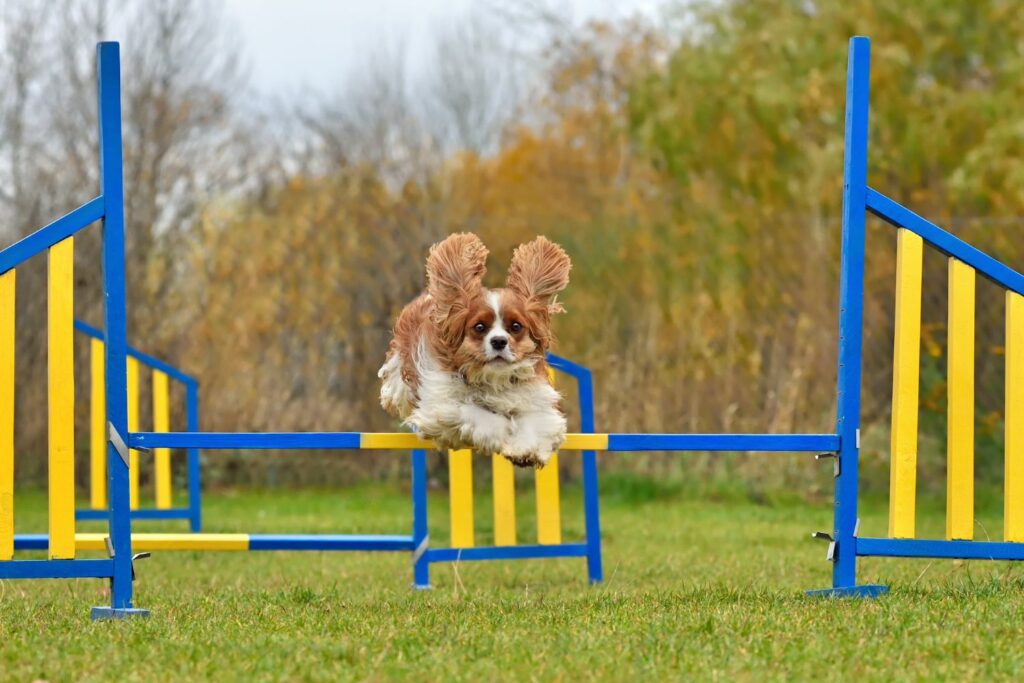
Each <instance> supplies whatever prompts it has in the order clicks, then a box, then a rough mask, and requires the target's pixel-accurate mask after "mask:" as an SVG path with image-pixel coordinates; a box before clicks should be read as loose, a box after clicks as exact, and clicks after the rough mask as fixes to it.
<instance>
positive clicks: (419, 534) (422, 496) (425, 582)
mask: <svg viewBox="0 0 1024 683" xmlns="http://www.w3.org/2000/svg"><path fill="white" fill-rule="evenodd" d="M412 544H413V569H412V571H413V582H412V585H413V588H416V589H419V590H424V589H427V588H430V562H429V561H428V560H427V548H428V547H429V546H430V536H429V535H428V530H427V452H426V451H425V450H423V449H422V448H417V449H416V450H414V451H413V452H412Z"/></svg>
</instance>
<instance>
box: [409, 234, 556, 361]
mask: <svg viewBox="0 0 1024 683" xmlns="http://www.w3.org/2000/svg"><path fill="white" fill-rule="evenodd" d="M486 261H487V248H486V247H485V246H484V245H483V243H482V242H481V241H480V239H479V238H478V237H476V236H475V235H471V234H466V233H463V234H455V235H451V236H450V237H448V238H447V239H446V240H444V241H443V242H441V243H439V244H436V245H434V247H433V248H431V250H430V255H429V256H428V257H427V291H428V293H429V294H430V296H431V297H432V298H433V303H434V305H433V316H432V321H433V323H434V327H435V329H436V330H437V337H438V338H437V343H438V344H439V346H440V347H441V348H442V349H443V350H444V352H445V353H444V355H445V356H446V357H447V359H448V360H449V362H450V364H451V366H452V369H454V370H458V371H460V372H462V373H463V375H464V376H465V377H466V378H467V379H468V380H470V381H474V380H476V381H492V380H498V379H500V378H507V377H511V376H513V375H518V374H520V373H521V372H522V370H523V369H529V368H532V367H533V366H534V365H536V364H537V362H538V361H539V360H541V359H543V357H544V352H545V351H547V349H548V347H549V346H550V345H551V342H552V339H553V336H552V333H551V316H552V315H553V314H555V313H560V312H562V311H563V310H564V309H563V308H562V305H561V304H560V303H558V301H557V295H558V293H559V292H560V291H562V290H563V289H565V287H566V286H567V285H568V284H569V270H570V268H571V267H572V264H571V262H570V261H569V256H568V255H567V254H566V253H565V251H564V250H563V249H562V248H561V247H559V246H558V245H557V244H554V243H553V242H550V241H548V240H547V239H546V238H544V237H538V238H537V239H535V240H533V241H532V242H529V243H527V244H522V245H520V246H519V247H518V248H517V249H516V250H515V253H514V254H513V255H512V264H511V266H510V267H509V272H508V280H507V282H506V284H505V287H504V288H501V289H485V288H484V286H483V276H484V272H485V264H486Z"/></svg>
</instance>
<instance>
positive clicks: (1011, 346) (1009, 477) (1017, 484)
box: [1003, 292, 1024, 542]
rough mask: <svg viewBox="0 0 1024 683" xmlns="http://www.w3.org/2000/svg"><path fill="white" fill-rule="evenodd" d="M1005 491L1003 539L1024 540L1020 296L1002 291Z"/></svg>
mask: <svg viewBox="0 0 1024 683" xmlns="http://www.w3.org/2000/svg"><path fill="white" fill-rule="evenodd" d="M1005 381H1006V419H1005V424H1006V427H1005V429H1006V452H1005V454H1004V458H1005V468H1006V484H1005V486H1006V491H1005V499H1004V501H1003V538H1004V539H1005V540H1007V541H1016V542H1021V541H1024V296H1021V295H1020V294H1015V293H1014V292H1007V293H1006V380H1005Z"/></svg>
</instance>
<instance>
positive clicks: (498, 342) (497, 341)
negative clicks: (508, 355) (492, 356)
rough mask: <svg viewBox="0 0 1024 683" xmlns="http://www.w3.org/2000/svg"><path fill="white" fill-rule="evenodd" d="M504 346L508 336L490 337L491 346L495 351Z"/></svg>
mask: <svg viewBox="0 0 1024 683" xmlns="http://www.w3.org/2000/svg"><path fill="white" fill-rule="evenodd" d="M506 346H508V338H507V337H492V338H491V348H492V349H494V350H495V351H501V350H502V349H503V348H505V347H506Z"/></svg>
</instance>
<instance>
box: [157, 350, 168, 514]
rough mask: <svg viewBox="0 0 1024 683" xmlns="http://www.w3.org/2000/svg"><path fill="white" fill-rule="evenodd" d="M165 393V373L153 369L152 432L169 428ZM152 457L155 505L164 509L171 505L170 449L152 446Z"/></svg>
mask: <svg viewBox="0 0 1024 683" xmlns="http://www.w3.org/2000/svg"><path fill="white" fill-rule="evenodd" d="M167 394H168V391H167V375H166V374H164V373H163V372H160V371H159V370H153V431H154V432H166V431H169V430H170V428H171V417H170V407H169V402H168V396H167ZM153 458H154V462H155V465H156V475H155V477H156V506H157V508H159V509H161V510H166V509H168V508H170V507H171V451H170V449H167V448H154V449H153Z"/></svg>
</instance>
